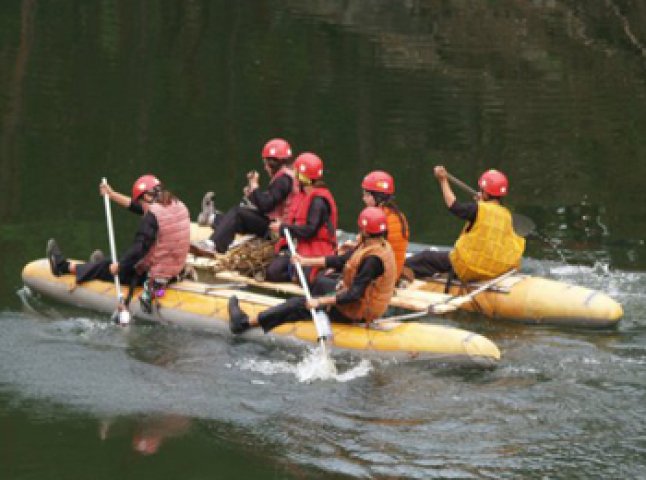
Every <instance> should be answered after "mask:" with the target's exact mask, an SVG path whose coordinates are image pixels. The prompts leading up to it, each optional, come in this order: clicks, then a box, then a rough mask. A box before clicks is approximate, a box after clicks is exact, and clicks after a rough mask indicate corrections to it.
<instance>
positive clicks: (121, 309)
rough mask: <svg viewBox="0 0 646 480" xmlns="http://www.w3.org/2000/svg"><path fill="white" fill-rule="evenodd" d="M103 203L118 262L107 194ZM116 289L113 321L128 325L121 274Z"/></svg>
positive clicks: (113, 251)
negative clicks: (116, 303) (115, 308)
mask: <svg viewBox="0 0 646 480" xmlns="http://www.w3.org/2000/svg"><path fill="white" fill-rule="evenodd" d="M107 183H108V181H107V180H106V179H105V177H104V178H103V184H104V185H105V184H107ZM103 203H104V204H105V217H106V221H107V223H108V239H109V241H110V256H111V258H112V261H113V262H114V261H116V258H117V247H116V244H115V242H114V228H113V226H112V211H111V210H110V197H109V195H108V194H107V193H106V194H105V195H103ZM114 288H115V290H116V295H117V302H118V306H117V310H115V312H114V313H113V314H112V319H113V320H114V321H115V322H117V323H119V324H120V325H127V324H128V323H130V312H129V311H128V307H127V305H126V304H125V302H124V299H123V294H122V293H121V284H120V282H119V274H117V275H115V276H114Z"/></svg>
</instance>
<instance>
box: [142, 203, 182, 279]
mask: <svg viewBox="0 0 646 480" xmlns="http://www.w3.org/2000/svg"><path fill="white" fill-rule="evenodd" d="M148 211H149V212H151V213H152V214H153V215H154V216H155V219H156V220H157V225H158V227H159V228H158V230H157V238H156V240H155V243H154V244H153V245H152V246H151V247H150V250H148V253H146V256H145V257H144V258H143V259H142V260H141V262H140V264H139V266H138V267H143V269H144V270H147V271H148V277H149V278H152V279H164V280H169V279H171V278H173V277H176V276H177V275H179V273H180V272H181V271H182V269H183V268H184V264H185V263H186V255H188V251H189V248H190V240H191V219H190V216H189V213H188V209H187V208H186V206H185V205H184V204H183V203H182V202H180V201H179V200H173V201H172V202H171V203H170V205H162V204H160V203H152V204H151V205H150V207H149V208H148Z"/></svg>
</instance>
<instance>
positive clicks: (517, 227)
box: [446, 172, 536, 237]
mask: <svg viewBox="0 0 646 480" xmlns="http://www.w3.org/2000/svg"><path fill="white" fill-rule="evenodd" d="M446 176H447V178H448V179H449V181H450V182H451V183H452V184H454V185H455V186H456V187H460V188H461V189H462V190H463V191H465V192H467V193H469V194H471V195H477V194H478V192H476V191H475V190H474V189H473V188H471V187H470V186H469V185H467V184H466V183H464V182H463V181H462V180H460V179H459V178H456V177H454V176H453V175H451V174H450V173H449V172H446ZM511 220H512V222H513V225H514V231H515V232H516V234H517V235H520V236H521V237H526V236H527V235H529V234H531V233H533V232H534V230H535V228H536V224H535V223H534V221H533V220H532V219H531V218H529V217H526V216H525V215H521V214H520V213H512V214H511Z"/></svg>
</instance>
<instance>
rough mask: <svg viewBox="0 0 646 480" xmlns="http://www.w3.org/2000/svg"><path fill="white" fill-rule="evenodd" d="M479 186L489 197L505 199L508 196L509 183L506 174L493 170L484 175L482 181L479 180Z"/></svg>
mask: <svg viewBox="0 0 646 480" xmlns="http://www.w3.org/2000/svg"><path fill="white" fill-rule="evenodd" d="M478 185H479V186H480V190H482V191H483V192H487V193H488V194H489V195H492V196H494V197H504V196H505V195H507V189H508V187H509V182H508V181H507V177H506V176H505V174H504V173H502V172H499V171H498V170H493V169H491V170H487V171H486V172H484V173H483V174H482V176H481V177H480V180H478Z"/></svg>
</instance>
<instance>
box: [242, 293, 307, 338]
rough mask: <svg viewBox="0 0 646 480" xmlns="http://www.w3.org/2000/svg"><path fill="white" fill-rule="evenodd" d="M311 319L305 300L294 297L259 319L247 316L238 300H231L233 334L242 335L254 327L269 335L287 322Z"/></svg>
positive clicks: (267, 311)
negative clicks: (269, 332)
mask: <svg viewBox="0 0 646 480" xmlns="http://www.w3.org/2000/svg"><path fill="white" fill-rule="evenodd" d="M306 318H310V313H309V310H308V309H307V308H305V298H303V297H293V298H290V299H288V300H286V301H285V302H283V303H281V304H279V305H276V306H274V307H271V308H268V309H267V310H265V311H264V312H260V313H259V314H258V316H257V317H255V316H249V315H247V314H246V313H245V312H244V311H243V310H242V309H241V308H240V306H239V305H238V298H237V297H236V296H235V295H234V296H232V297H231V298H229V328H230V329H231V332H232V333H235V334H240V333H243V332H245V331H246V330H248V329H249V328H252V327H258V326H260V327H262V329H263V331H264V332H265V333H267V332H268V331H270V330H271V329H272V328H276V327H277V326H278V325H282V324H283V323H286V322H295V321H297V320H303V319H306Z"/></svg>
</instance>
